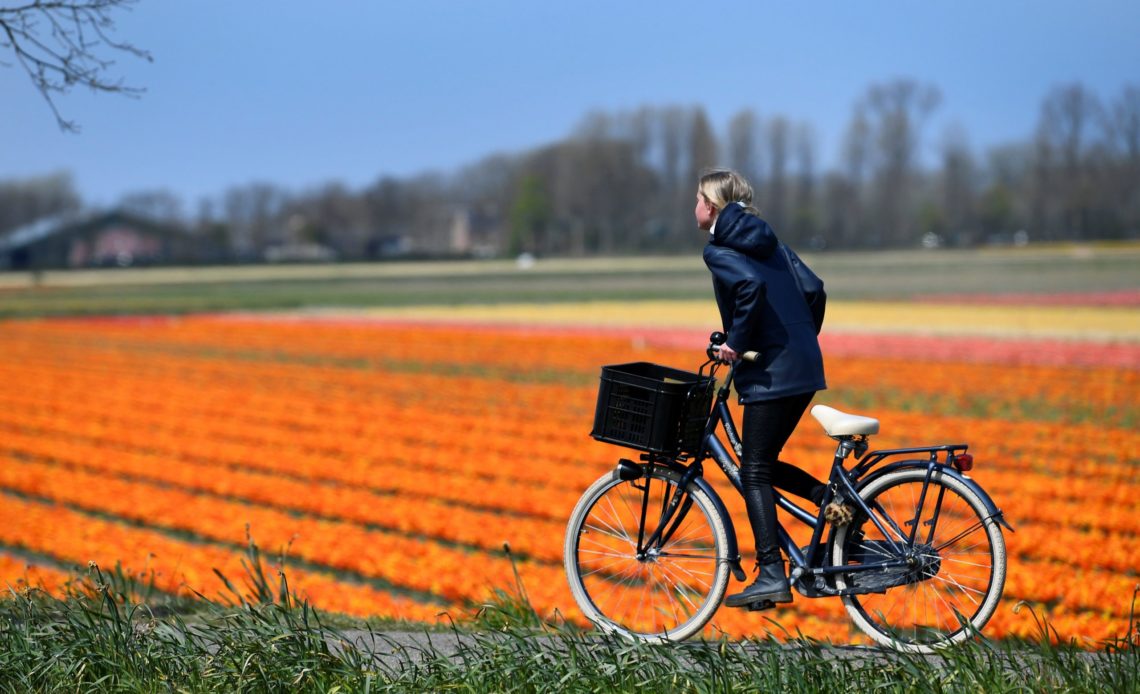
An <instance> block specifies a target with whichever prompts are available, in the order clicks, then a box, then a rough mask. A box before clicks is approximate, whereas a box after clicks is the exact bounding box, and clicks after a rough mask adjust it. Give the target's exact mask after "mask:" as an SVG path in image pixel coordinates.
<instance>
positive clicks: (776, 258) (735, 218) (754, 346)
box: [704, 204, 827, 404]
mask: <svg viewBox="0 0 1140 694" xmlns="http://www.w3.org/2000/svg"><path fill="white" fill-rule="evenodd" d="M713 229H714V232H715V233H714V234H713V235H712V236H711V237H710V238H709V243H708V245H707V246H705V252H704V258H705V265H707V266H708V268H709V270H711V271H712V277H713V291H714V292H715V293H716V303H717V307H718V308H719V309H720V318H721V323H722V324H723V327H724V332H725V334H726V335H727V336H728V346H729V347H731V348H732V349H734V350H736V351H737V352H740V353H744V352H748V351H756V352H759V353H760V358H759V359H757V360H756V361H755V362H743V363H741V364H740V365H739V366H737V369H736V390H737V392H738V393H739V394H740V402H742V403H745V404H748V403H752V402H760V401H764V400H772V399H774V398H782V397H786V396H789V395H799V394H802V393H811V392H815V391H817V390H823V389H825V388H827V383H826V381H825V380H824V376H823V355H822V353H821V352H820V349H819V339H818V338H817V337H816V328H815V321H814V320H813V318H812V313H811V311H810V310H809V309H808V305H807V302H805V301H804V297H803V295H802V294H801V293H800V290H799V288H798V287H797V286H796V280H795V278H794V277H793V276H792V274H791V271H790V269H789V268H788V264H787V261H786V260H785V258H784V254H783V253H778V252H777V250H778V249H779V239H777V238H776V233H775V232H774V231H772V227H770V226H768V223H767V222H765V221H764V220H763V219H760V218H759V217H757V216H756V215H753V214H749V213H748V212H746V211H745V209H744V208H743V207H741V206H740V205H737V204H731V205H728V206H726V207H725V209H723V210H721V211H720V214H719V215H718V216H717V219H716V226H714V227H713Z"/></svg>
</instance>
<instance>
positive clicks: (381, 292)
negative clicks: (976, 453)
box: [0, 242, 1140, 329]
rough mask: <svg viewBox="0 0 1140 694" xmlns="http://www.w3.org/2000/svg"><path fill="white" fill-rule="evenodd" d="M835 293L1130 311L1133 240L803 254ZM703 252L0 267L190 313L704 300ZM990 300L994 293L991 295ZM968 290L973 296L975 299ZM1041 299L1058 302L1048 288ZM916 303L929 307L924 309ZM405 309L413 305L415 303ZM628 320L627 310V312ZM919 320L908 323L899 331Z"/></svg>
mask: <svg viewBox="0 0 1140 694" xmlns="http://www.w3.org/2000/svg"><path fill="white" fill-rule="evenodd" d="M804 255H805V258H806V259H807V260H808V261H809V263H810V264H811V265H812V267H813V268H814V269H816V271H817V272H818V274H820V275H821V276H822V277H824V278H825V281H826V286H827V290H828V294H829V296H830V297H831V300H833V301H904V302H906V301H914V300H922V301H924V302H925V301H927V300H932V299H940V300H941V302H942V303H966V304H968V305H972V306H975V307H977V306H979V305H980V298H984V302H981V303H995V302H997V303H1001V304H1005V305H1008V304H1010V303H1014V304H1017V303H1020V304H1026V303H1030V304H1032V303H1041V301H1040V300H1037V301H1034V300H1033V299H1031V298H1029V297H1026V296H1018V295H1027V294H1032V295H1055V294H1058V293H1080V294H1083V295H1085V296H1084V297H1083V298H1080V299H1079V301H1080V302H1081V303H1084V304H1089V305H1092V306H1102V307H1106V308H1116V309H1119V308H1121V307H1122V306H1123V307H1125V308H1127V307H1128V306H1129V305H1131V306H1135V304H1136V297H1135V292H1136V291H1137V290H1138V288H1140V271H1138V270H1137V268H1140V245H1138V244H1135V243H1121V242H1117V243H1108V242H1101V243H1088V244H1057V245H1051V246H1048V245H1047V246H1031V247H1025V248H1004V249H976V250H948V249H932V250H920V251H914V250H912V251H883V252H827V253H816V254H812V253H805V254H804ZM711 287H712V285H711V282H710V280H709V277H708V270H707V269H706V268H705V267H704V264H703V263H702V262H701V259H700V256H699V252H694V253H692V254H689V255H685V256H658V257H631V258H590V259H582V258H580V259H571V258H563V259H549V260H541V261H537V262H528V263H524V264H520V263H519V262H517V261H508V260H501V261H448V262H388V263H367V264H364V263H361V264H334V265H285V266H280V265H278V266H267V265H254V266H223V267H204V268H149V269H141V268H140V269H117V270H88V271H65V270H55V271H51V270H48V271H43V272H41V273H30V272H7V273H0V317H21V316H23V317H29V316H37V315H77V314H80V315H81V314H137V313H183V312H190V311H226V310H266V309H274V310H280V309H321V308H329V307H340V308H364V307H400V306H412V307H414V306H421V305H433V304H435V305H444V306H447V305H460V304H480V305H487V304H509V303H516V302H519V301H525V302H531V303H557V302H581V301H654V300H682V301H704V300H706V299H707V300H710V301H711V299H712V288H711ZM993 295H999V296H996V297H995V296H993ZM971 297H973V298H971ZM1047 300H1048V301H1049V302H1051V303H1054V304H1056V303H1058V302H1061V300H1060V299H1058V298H1057V297H1055V296H1053V297H1052V298H1049V297H1048V296H1047ZM924 310H926V309H924ZM413 313H414V310H413ZM629 318H630V319H631V320H633V319H635V316H629ZM919 327H921V326H919V325H917V324H914V323H913V322H911V324H910V325H909V326H908V329H917V328H919Z"/></svg>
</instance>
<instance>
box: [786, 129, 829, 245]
mask: <svg viewBox="0 0 1140 694" xmlns="http://www.w3.org/2000/svg"><path fill="white" fill-rule="evenodd" d="M792 155H793V159H792V161H793V168H794V169H795V186H794V187H793V189H792V216H791V225H790V226H789V227H788V228H786V229H785V230H784V232H783V235H784V237H785V238H786V239H787V240H788V241H789V242H790V243H798V244H803V243H805V242H807V243H815V242H816V237H817V235H818V233H819V226H820V221H819V216H818V214H817V211H816V206H815V188H816V181H815V133H814V132H813V131H812V128H811V126H810V125H808V124H807V123H800V124H799V125H797V126H796V127H795V135H794V138H793V148H792Z"/></svg>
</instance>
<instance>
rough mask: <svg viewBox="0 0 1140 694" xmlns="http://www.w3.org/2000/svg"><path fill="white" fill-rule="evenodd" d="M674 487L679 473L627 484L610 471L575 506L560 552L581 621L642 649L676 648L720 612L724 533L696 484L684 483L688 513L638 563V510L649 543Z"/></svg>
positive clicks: (659, 470) (664, 471)
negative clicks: (644, 646)
mask: <svg viewBox="0 0 1140 694" xmlns="http://www.w3.org/2000/svg"><path fill="white" fill-rule="evenodd" d="M679 481H680V473H677V472H675V471H673V470H670V469H668V468H664V467H654V469H653V474H652V476H650V477H645V476H643V477H641V478H640V479H638V480H633V481H626V480H622V479H621V478H620V477H618V473H617V471H616V470H615V471H614V472H612V473H610V474H607V475H604V476H602V477H601V478H599V479H598V480H597V481H596V482H594V483H593V484H592V485H591V486H590V487H589V488H588V489H587V490H586V492H585V493H584V494H583V495H582V497H581V498H580V499H579V500H578V503H577V504H576V505H575V507H574V511H573V513H572V514H571V515H570V521H569V523H568V524H567V529H566V541H565V547H564V551H563V560H564V564H565V567H566V576H567V579H568V580H569V583H570V591H571V593H573V595H574V600H575V602H577V604H578V607H579V608H580V609H581V610H582V613H583V615H585V617H586V618H587V619H589V620H590V621H591V622H593V623H594V624H595V625H597V626H598V627H599V628H600V629H602V630H604V631H607V632H610V633H615V634H620V635H623V636H626V637H629V638H632V639H636V640H641V641H647V642H654V643H662V642H667V641H683V640H684V639H687V638H689V637H690V636H692V635H694V634H696V633H698V632H699V631H700V630H701V629H702V628H703V627H704V626H705V624H706V623H707V622H708V621H709V620H710V619H711V618H712V616H713V614H714V613H715V612H716V610H717V608H718V607H720V602H721V600H722V599H723V597H724V592H725V589H726V588H727V587H728V574H729V562H728V560H727V558H726V551H725V548H726V547H727V546H728V532H727V530H726V526H725V522H724V520H723V519H722V518H721V516H720V514H719V513H718V512H717V507H716V504H715V503H714V502H713V500H712V499H711V498H710V497H709V495H708V494H707V493H706V492H705V491H704V490H703V489H701V488H700V487H698V486H697V485H696V484H694V483H690V484H689V487H688V489H687V493H688V495H689V496H690V498H691V499H692V501H693V503H692V506H691V508H690V509H689V511H688V513H687V514H686V516H685V518H684V520H683V522H682V523H681V525H680V526H679V527H678V529H677V530H676V532H674V533H673V535H672V537H671V538H670V539H669V541H668V543H666V544H664V545H663V546H662V547H661V548H660V549H659V551H658V550H653V551H650V552H649V553H648V554H647V556H644V557H642V558H639V557H638V556H637V554H638V553H637V544H638V540H637V538H638V532H637V530H638V526H639V525H640V518H641V514H642V506H643V504H646V505H647V508H646V513H645V526H646V527H645V532H644V536H645V537H648V536H650V535H651V534H652V533H653V531H654V530H655V529H656V527H657V525H658V522H659V520H660V516H661V509H662V507H663V505H664V499H665V493H666V492H669V493H674V492H675V491H676V487H677V484H678V483H679ZM647 483H648V485H649V495H648V501H646V494H645V486H644V485H645V484H647Z"/></svg>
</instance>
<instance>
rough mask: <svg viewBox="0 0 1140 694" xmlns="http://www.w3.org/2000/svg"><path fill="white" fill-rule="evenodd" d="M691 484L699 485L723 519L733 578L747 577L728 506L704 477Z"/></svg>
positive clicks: (742, 578) (741, 579)
mask: <svg viewBox="0 0 1140 694" xmlns="http://www.w3.org/2000/svg"><path fill="white" fill-rule="evenodd" d="M692 484H695V485H697V486H698V487H700V488H701V491H703V492H704V493H705V494H706V495H708V497H709V498H710V499H712V502H713V506H714V507H715V508H716V512H717V513H719V514H720V517H721V518H723V519H724V524H725V531H726V532H727V533H728V546H727V547H725V550H726V552H727V554H728V568H729V570H730V571H732V576H733V578H735V579H736V580H738V581H743V580H745V579H747V578H748V575H747V574H746V573H744V567H742V566H741V565H740V549H739V548H738V547H737V544H736V528H735V527H734V526H733V524H732V516H731V515H729V513H728V507H727V506H725V505H724V501H723V500H722V499H721V498H720V495H719V494H717V493H716V490H714V489H713V488H712V485H711V484H709V481H708V480H706V479H705V478H704V477H698V478H696V479H694V480H693V481H692Z"/></svg>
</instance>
